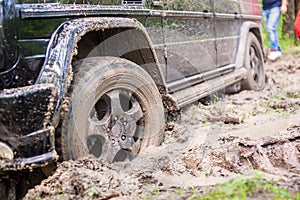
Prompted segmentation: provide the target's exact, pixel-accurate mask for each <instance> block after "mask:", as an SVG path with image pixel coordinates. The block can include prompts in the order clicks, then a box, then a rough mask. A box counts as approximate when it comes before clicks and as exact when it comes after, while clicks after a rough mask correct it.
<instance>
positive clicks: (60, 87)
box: [37, 17, 165, 109]
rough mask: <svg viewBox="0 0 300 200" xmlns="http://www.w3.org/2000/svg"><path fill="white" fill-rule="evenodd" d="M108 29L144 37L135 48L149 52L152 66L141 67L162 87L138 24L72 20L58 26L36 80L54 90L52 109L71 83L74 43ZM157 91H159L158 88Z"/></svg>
mask: <svg viewBox="0 0 300 200" xmlns="http://www.w3.org/2000/svg"><path fill="white" fill-rule="evenodd" d="M112 28H127V29H128V28H129V29H132V30H136V31H139V32H141V34H143V35H144V36H145V39H146V40H147V42H146V43H145V42H143V43H142V44H143V45H142V46H138V48H140V49H150V51H151V57H152V58H151V59H152V63H151V64H149V63H145V65H144V66H142V67H145V70H146V71H148V73H149V74H150V75H151V76H152V78H153V79H154V81H155V82H156V83H157V85H159V86H160V85H161V86H164V85H165V82H164V79H163V77H162V73H161V71H160V68H159V66H158V64H157V63H158V62H157V57H156V54H155V52H154V50H153V48H152V43H151V41H150V39H149V36H148V34H147V33H146V31H145V29H144V27H143V26H142V25H141V24H140V23H139V22H138V21H136V20H134V19H128V18H106V17H103V18H96V17H95V18H82V19H74V20H70V21H67V22H65V23H63V24H61V25H60V26H59V28H58V29H57V30H56V31H55V32H54V34H53V35H52V37H51V39H50V42H49V45H48V49H47V52H46V59H45V64H44V66H43V69H42V72H41V74H40V75H39V78H38V80H37V83H38V84H41V83H43V84H44V83H51V84H54V85H55V86H56V87H57V95H56V96H57V98H58V99H57V104H56V107H55V109H57V108H58V106H59V105H60V103H61V100H62V99H63V96H64V95H65V94H66V91H67V88H68V87H69V86H70V84H71V80H72V77H73V74H72V66H71V63H72V58H73V56H74V55H76V54H77V44H78V42H79V41H80V39H81V38H82V37H83V36H84V35H85V34H86V33H88V32H90V31H97V30H99V31H100V30H105V29H112ZM124 42H128V41H124ZM148 52H149V51H148ZM148 57H149V56H148ZM151 59H150V60H151ZM162 88H163V87H162ZM160 90H162V89H161V88H160Z"/></svg>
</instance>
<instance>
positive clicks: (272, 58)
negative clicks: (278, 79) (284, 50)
mask: <svg viewBox="0 0 300 200" xmlns="http://www.w3.org/2000/svg"><path fill="white" fill-rule="evenodd" d="M280 57H281V51H271V52H270V54H269V55H268V60H270V61H275V60H277V59H278V58H280Z"/></svg>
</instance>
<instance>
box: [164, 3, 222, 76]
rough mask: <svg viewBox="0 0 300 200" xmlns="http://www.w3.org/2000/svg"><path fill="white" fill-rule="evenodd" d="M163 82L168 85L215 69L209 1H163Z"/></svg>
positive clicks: (211, 16)
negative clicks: (165, 52) (164, 64)
mask: <svg viewBox="0 0 300 200" xmlns="http://www.w3.org/2000/svg"><path fill="white" fill-rule="evenodd" d="M163 16H164V24H163V31H164V38H165V44H166V50H167V55H166V56H167V70H166V74H165V76H166V81H167V82H172V81H175V80H179V79H182V78H185V77H190V76H193V75H195V74H200V73H203V72H206V71H209V70H211V69H214V68H216V49H215V36H214V34H215V33H214V23H213V14H212V8H211V1H210V0H203V1H199V0H190V1H181V0H176V1H171V0H164V14H163Z"/></svg>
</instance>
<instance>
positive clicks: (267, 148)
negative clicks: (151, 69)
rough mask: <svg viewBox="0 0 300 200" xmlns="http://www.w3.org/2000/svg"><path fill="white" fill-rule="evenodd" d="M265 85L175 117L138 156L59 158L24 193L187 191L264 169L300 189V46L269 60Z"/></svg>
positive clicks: (83, 195)
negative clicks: (54, 166) (156, 141)
mask: <svg viewBox="0 0 300 200" xmlns="http://www.w3.org/2000/svg"><path fill="white" fill-rule="evenodd" d="M265 69H266V74H267V85H266V87H265V89H264V90H263V91H241V92H239V93H237V94H232V95H226V96H224V95H222V93H218V94H216V95H213V96H212V98H211V99H210V100H213V101H210V100H207V101H206V102H201V103H200V102H199V103H195V104H193V105H190V106H187V107H185V108H183V109H181V111H180V113H178V114H176V115H174V116H173V117H172V120H170V121H169V122H167V125H166V130H165V135H166V136H165V140H164V142H163V144H162V145H161V146H159V147H153V148H149V149H148V151H147V152H145V153H144V154H143V155H140V156H139V157H138V158H136V159H135V160H133V161H131V162H122V163H113V164H108V163H107V162H105V161H103V160H101V159H96V158H93V157H86V158H82V159H80V160H77V161H65V162H62V163H59V164H58V166H57V169H56V171H55V172H54V174H53V175H51V176H49V177H48V178H47V179H45V180H43V181H42V182H41V184H39V185H37V186H35V187H34V188H33V189H30V190H29V191H28V193H27V195H26V196H25V197H24V199H35V198H43V199H62V198H63V199H73V198H80V199H143V198H150V197H151V198H155V199H186V198H188V197H189V196H190V195H191V193H189V192H185V193H180V192H179V191H181V190H185V189H186V190H187V191H191V190H192V189H197V190H199V191H201V190H203V191H205V189H206V188H208V187H210V186H213V185H216V184H220V183H224V182H226V181H228V180H230V179H232V178H235V177H237V176H239V175H241V174H242V175H248V176H252V175H254V174H256V173H257V172H258V171H259V172H260V173H262V174H264V176H265V177H267V178H268V179H269V180H274V181H278V183H279V185H280V186H281V187H283V188H288V189H289V190H290V191H291V192H297V191H298V192H299V191H300V87H299V83H300V53H297V52H296V53H290V54H286V55H284V56H283V57H282V58H281V59H279V60H277V61H276V62H272V63H266V65H265Z"/></svg>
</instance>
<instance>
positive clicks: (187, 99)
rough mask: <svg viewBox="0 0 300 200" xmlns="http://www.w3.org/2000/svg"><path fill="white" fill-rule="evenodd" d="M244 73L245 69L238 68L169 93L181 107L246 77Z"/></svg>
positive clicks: (245, 72)
mask: <svg viewBox="0 0 300 200" xmlns="http://www.w3.org/2000/svg"><path fill="white" fill-rule="evenodd" d="M246 74H247V70H246V69H245V68H240V69H237V70H236V71H234V72H231V73H229V74H225V75H222V76H220V77H216V78H214V79H211V80H208V81H205V82H202V83H200V84H197V85H194V86H191V87H188V88H186V89H184V90H180V91H176V92H175V93H171V94H170V95H171V96H173V97H174V98H175V99H176V100H177V105H178V106H179V107H182V106H185V105H188V104H191V103H193V102H195V101H197V100H199V99H201V98H203V97H206V96H208V95H209V94H212V93H214V92H217V91H219V90H221V89H224V88H226V87H228V86H230V85H232V84H234V83H236V82H238V81H240V80H242V79H243V78H245V77H246Z"/></svg>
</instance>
